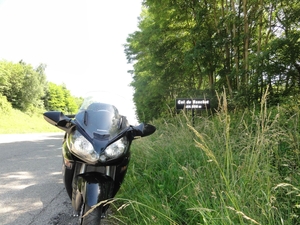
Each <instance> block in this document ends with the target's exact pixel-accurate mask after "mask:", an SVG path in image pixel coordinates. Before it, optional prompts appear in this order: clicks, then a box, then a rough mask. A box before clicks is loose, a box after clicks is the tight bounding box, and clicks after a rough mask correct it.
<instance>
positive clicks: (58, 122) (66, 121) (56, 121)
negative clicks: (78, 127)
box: [44, 111, 71, 131]
mask: <svg viewBox="0 0 300 225" xmlns="http://www.w3.org/2000/svg"><path fill="white" fill-rule="evenodd" d="M44 118H45V120H46V121H47V122H48V123H50V124H51V125H53V126H56V127H58V128H60V129H62V130H64V131H67V130H68V129H69V128H70V126H71V124H70V122H71V119H70V118H69V117H67V116H65V115H64V114H63V113H62V112H59V111H49V112H45V113H44Z"/></svg>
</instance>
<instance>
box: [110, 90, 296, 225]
mask: <svg viewBox="0 0 300 225" xmlns="http://www.w3.org/2000/svg"><path fill="white" fill-rule="evenodd" d="M266 99H267V97H266V96H264V97H263V101H262V103H261V104H260V105H258V106H253V108H252V109H249V110H248V109H246V110H245V111H244V112H228V110H227V101H226V98H225V96H224V95H223V96H222V97H221V98H220V101H221V104H220V107H219V109H218V111H217V113H216V114H215V115H214V116H210V117H207V116H206V115H204V114H205V112H202V114H203V116H201V115H198V116H197V118H196V120H195V126H194V127H193V126H192V124H191V118H190V115H189V114H188V113H187V114H183V113H182V114H179V115H176V116H174V117H173V118H170V119H160V120H155V121H153V123H154V124H155V125H156V126H157V132H156V133H155V134H154V135H152V136H149V137H147V138H143V139H141V140H137V141H135V142H134V143H133V145H132V157H131V162H130V166H129V169H128V174H127V177H126V179H125V182H124V184H123V186H122V188H121V191H120V192H119V194H118V195H117V196H116V200H115V201H114V203H113V205H114V207H113V208H114V211H116V213H115V214H114V215H113V216H114V217H115V219H116V220H117V221H118V223H117V224H139V225H141V224H180V225H182V224H207V225H213V224H216V225H221V224H226V225H227V224H269V225H271V224H274V225H275V224H278V225H279V224H280V225H282V224H300V131H299V129H300V121H299V120H300V113H299V105H298V108H292V107H288V108H285V107H281V106H278V107H275V108H268V107H267V105H268V104H267V102H266Z"/></svg>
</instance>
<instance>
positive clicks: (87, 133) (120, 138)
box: [44, 93, 156, 225]
mask: <svg viewBox="0 0 300 225" xmlns="http://www.w3.org/2000/svg"><path fill="white" fill-rule="evenodd" d="M118 107H120V108H126V104H125V105H124V101H123V100H122V98H121V97H119V96H115V95H111V94H108V93H105V94H104V93H100V94H99V93H97V94H96V95H92V96H89V97H87V98H85V99H84V101H83V104H82V106H81V108H80V109H79V112H78V113H77V114H76V115H71V116H67V115H64V114H63V113H62V112H59V111H49V112H46V113H44V118H45V120H46V121H47V122H49V123H50V124H52V125H54V126H56V127H58V128H59V129H62V130H64V131H65V137H64V140H63V146H62V155H63V180H64V184H65V188H66V191H67V193H68V195H69V197H70V199H71V200H72V206H73V209H74V215H76V216H79V224H81V225H83V224H84V225H86V224H89V225H94V224H97V225H98V224H100V221H101V219H102V218H105V216H106V214H107V209H108V207H109V204H107V201H105V200H109V199H112V198H113V197H114V196H115V195H116V193H117V192H118V190H119V189H120V186H121V184H122V182H123V180H124V177H125V175H126V172H127V167H128V163H129V160H130V145H131V142H132V141H133V140H134V139H135V138H137V137H145V136H148V135H151V134H152V133H154V132H155V129H156V128H155V127H154V126H152V125H150V124H144V123H141V124H140V125H138V126H132V125H129V123H128V120H127V118H126V117H125V116H124V114H123V115H122V114H121V111H120V113H119V108H118ZM127 108H128V107H127ZM87 212H88V213H87Z"/></svg>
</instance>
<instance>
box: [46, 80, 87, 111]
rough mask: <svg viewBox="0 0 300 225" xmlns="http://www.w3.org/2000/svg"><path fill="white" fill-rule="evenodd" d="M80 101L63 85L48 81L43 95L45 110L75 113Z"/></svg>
mask: <svg viewBox="0 0 300 225" xmlns="http://www.w3.org/2000/svg"><path fill="white" fill-rule="evenodd" d="M81 102H82V101H78V100H76V98H75V97H72V96H71V93H70V91H69V90H68V89H67V88H66V87H65V85H57V84H54V83H52V82H49V83H48V90H47V93H46V97H45V107H46V109H47V110H54V111H63V112H65V113H71V114H72V113H76V112H77V110H78V108H79V106H80V105H78V103H80V104H81Z"/></svg>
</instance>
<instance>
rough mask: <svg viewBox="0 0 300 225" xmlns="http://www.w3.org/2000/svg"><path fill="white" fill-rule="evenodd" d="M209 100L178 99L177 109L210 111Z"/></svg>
mask: <svg viewBox="0 0 300 225" xmlns="http://www.w3.org/2000/svg"><path fill="white" fill-rule="evenodd" d="M209 108H210V101H209V99H198V98H197V99H196V98H195V99H192V98H177V99H176V109H192V110H194V109H196V110H198V109H209Z"/></svg>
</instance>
